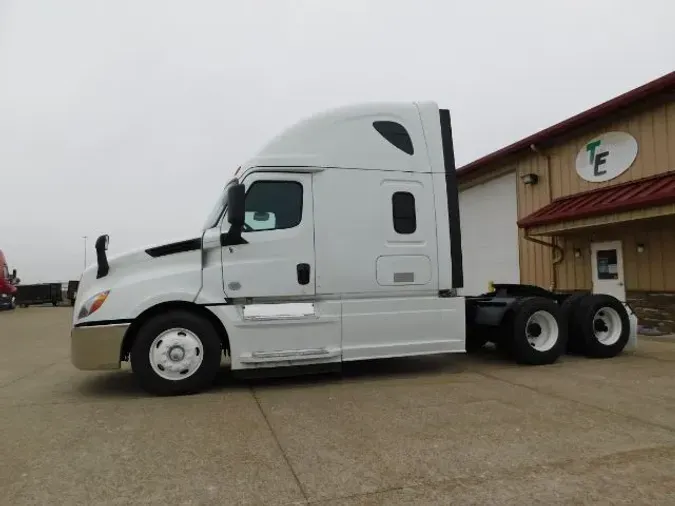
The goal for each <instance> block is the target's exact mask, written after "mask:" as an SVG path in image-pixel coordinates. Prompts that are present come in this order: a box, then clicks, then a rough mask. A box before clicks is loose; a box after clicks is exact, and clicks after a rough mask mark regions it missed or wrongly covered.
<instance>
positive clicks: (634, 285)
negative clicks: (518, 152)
mask: <svg viewBox="0 0 675 506" xmlns="http://www.w3.org/2000/svg"><path fill="white" fill-rule="evenodd" d="M609 131H624V132H628V133H630V134H631V135H633V136H634V137H635V139H636V140H637V142H638V156H637V158H636V160H635V162H634V163H633V165H632V166H631V168H630V169H628V170H627V171H626V172H625V173H623V174H622V175H621V176H619V177H617V178H616V179H613V180H612V181H608V182H605V183H589V182H587V181H584V180H583V179H581V178H580V177H579V176H578V175H577V172H576V169H575V160H576V156H577V153H578V152H579V150H580V149H582V148H583V147H584V146H585V144H586V142H587V141H588V140H589V139H591V138H593V137H594V136H597V135H600V134H602V133H605V132H609ZM544 154H545V155H547V156H548V160H547V158H546V156H542V155H541V154H537V153H531V154H526V155H524V156H522V157H521V158H520V160H518V161H517V171H518V176H519V178H520V177H521V176H522V175H524V174H528V173H534V174H537V175H538V176H539V182H538V184H536V185H530V186H528V185H524V184H522V183H521V182H520V181H519V183H518V219H521V218H523V217H525V216H527V215H529V214H531V213H532V212H534V211H536V210H538V209H540V208H542V207H543V206H545V205H547V204H549V203H550V202H551V200H552V199H555V198H559V197H563V196H567V195H572V194H575V193H578V192H582V191H588V190H591V189H594V188H599V187H606V186H612V185H616V184H620V183H625V182H628V181H633V180H636V179H641V178H644V177H647V176H651V175H655V174H659V173H662V172H666V171H671V170H675V102H670V103H668V104H665V105H660V106H658V107H654V108H652V109H650V110H647V111H642V112H639V113H636V114H635V115H634V116H632V117H626V118H624V119H618V120H609V121H608V122H607V123H605V125H604V126H602V127H598V128H595V129H593V130H592V131H586V132H584V133H580V134H579V135H577V136H575V137H573V138H571V139H570V140H568V141H567V142H565V143H563V144H560V145H557V146H553V147H551V148H549V149H548V150H547V151H545V153H544ZM645 213H647V211H646V210H635V211H630V212H629V213H627V214H626V213H623V214H622V215H621V216H619V215H613V214H610V215H608V216H606V217H599V218H593V220H592V221H593V223H592V225H594V226H602V225H604V224H611V223H616V221H618V220H619V219H620V218H621V219H626V218H629V219H639V218H641V217H646V214H645ZM648 214H649V213H648ZM664 214H665V212H664ZM645 223H646V222H641V225H640V228H639V229H638V231H635V230H634V227H630V226H629V225H628V224H624V225H621V226H617V225H615V226H614V227H616V228H614V229H613V231H611V232H610V233H611V234H613V235H611V237H607V240H613V239H621V240H623V241H624V264H625V265H624V270H625V274H626V288H627V289H628V290H639V291H661V290H665V291H675V221H669V222H667V223H668V225H667V226H666V225H664V224H663V223H664V222H659V223H661V225H659V227H660V228H658V229H657V230H652V229H651V228H650V229H649V230H651V231H650V232H648V233H647V232H645V231H640V230H645V229H646V228H649V226H651V225H649V226H645V225H644V224H645ZM588 225H590V223H589V224H588ZM664 227H665V228H664ZM557 228H558V229H559V228H560V227H557ZM645 234H647V235H645ZM590 235H591V234H590V232H584V231H579V232H578V233H577V235H574V236H570V237H566V238H564V239H563V238H558V239H556V241H557V242H558V243H559V244H560V245H561V246H562V247H563V248H564V250H565V257H564V260H563V262H562V263H561V264H558V266H557V267H556V273H557V282H558V286H557V288H559V289H590V287H591V268H590V258H589V255H590V249H588V248H590V240H589V237H590ZM596 235H597V234H596ZM638 236H639V237H640V239H637V237H638ZM538 238H539V239H542V240H544V241H546V242H552V241H553V240H554V239H553V237H550V236H539V237H538ZM570 241H575V242H574V244H578V245H580V246H579V247H582V249H583V248H586V249H588V253H586V254H585V255H584V256H583V257H582V258H581V259H575V258H574V254H573V250H574V245H573V244H570ZM636 241H642V242H644V243H645V246H646V251H645V253H643V254H642V255H639V256H638V254H637V252H636V248H635V244H636ZM629 244H632V245H633V246H629ZM552 258H553V250H552V249H551V248H548V247H545V246H541V245H538V244H532V243H531V242H529V241H527V240H525V234H524V232H523V231H522V230H521V231H520V270H521V282H523V283H531V284H536V285H539V286H543V287H549V286H550V285H551V282H552V279H553V275H552V273H553V268H552Z"/></svg>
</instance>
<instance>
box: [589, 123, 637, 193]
mask: <svg viewBox="0 0 675 506" xmlns="http://www.w3.org/2000/svg"><path fill="white" fill-rule="evenodd" d="M637 154H638V144H637V141H636V140H635V138H634V137H633V136H632V135H630V134H627V133H625V132H608V133H606V134H602V135H600V136H599V137H596V138H595V139H589V140H588V141H587V142H586V144H584V146H583V147H582V148H581V150H580V151H579V153H578V154H577V160H576V167H577V174H579V176H580V177H581V178H582V179H585V180H586V181H590V182H591V183H602V182H603V181H610V180H611V179H614V178H615V177H618V176H620V175H621V174H623V173H624V172H626V171H627V170H628V169H629V168H630V166H631V165H633V162H634V161H635V158H637Z"/></svg>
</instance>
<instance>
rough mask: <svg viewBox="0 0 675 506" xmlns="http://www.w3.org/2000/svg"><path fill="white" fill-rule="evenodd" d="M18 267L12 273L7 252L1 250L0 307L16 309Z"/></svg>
mask: <svg viewBox="0 0 675 506" xmlns="http://www.w3.org/2000/svg"><path fill="white" fill-rule="evenodd" d="M19 281H20V280H19V278H17V277H16V269H14V270H13V271H12V272H11V274H10V272H9V266H8V265H7V259H6V258H5V254H4V253H3V252H2V250H0V307H2V308H6V309H14V307H15V305H16V290H17V289H16V285H17V284H18V283H19Z"/></svg>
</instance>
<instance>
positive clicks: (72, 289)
mask: <svg viewBox="0 0 675 506" xmlns="http://www.w3.org/2000/svg"><path fill="white" fill-rule="evenodd" d="M79 286H80V282H79V281H75V280H70V281H68V290H67V291H66V298H67V299H68V301H69V302H70V305H71V306H74V305H75V298H76V297H77V289H78V287H79Z"/></svg>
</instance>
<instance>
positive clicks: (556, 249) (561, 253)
mask: <svg viewBox="0 0 675 506" xmlns="http://www.w3.org/2000/svg"><path fill="white" fill-rule="evenodd" d="M530 149H531V150H532V151H533V152H534V153H536V154H538V155H539V156H541V157H543V158H544V160H546V184H547V185H548V201H549V202H551V200H552V195H553V188H552V186H551V157H550V155H548V154H546V153H543V152H541V151H540V150H539V148H537V146H535V145H534V144H530ZM525 240H527V241H530V242H533V243H536V244H541V245H542V246H546V247H549V248H551V249H552V255H551V286H550V290H551V291H552V292H554V291H555V290H556V288H557V287H558V269H556V266H557V265H558V264H559V263H560V262H562V261H563V259H564V257H565V250H564V249H563V248H561V247H560V246H559V245H558V244H556V242H555V239H554V240H553V242H546V241H542V240H541V239H537V238H535V237H532V236H530V235H528V232H527V230H526V231H525Z"/></svg>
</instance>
